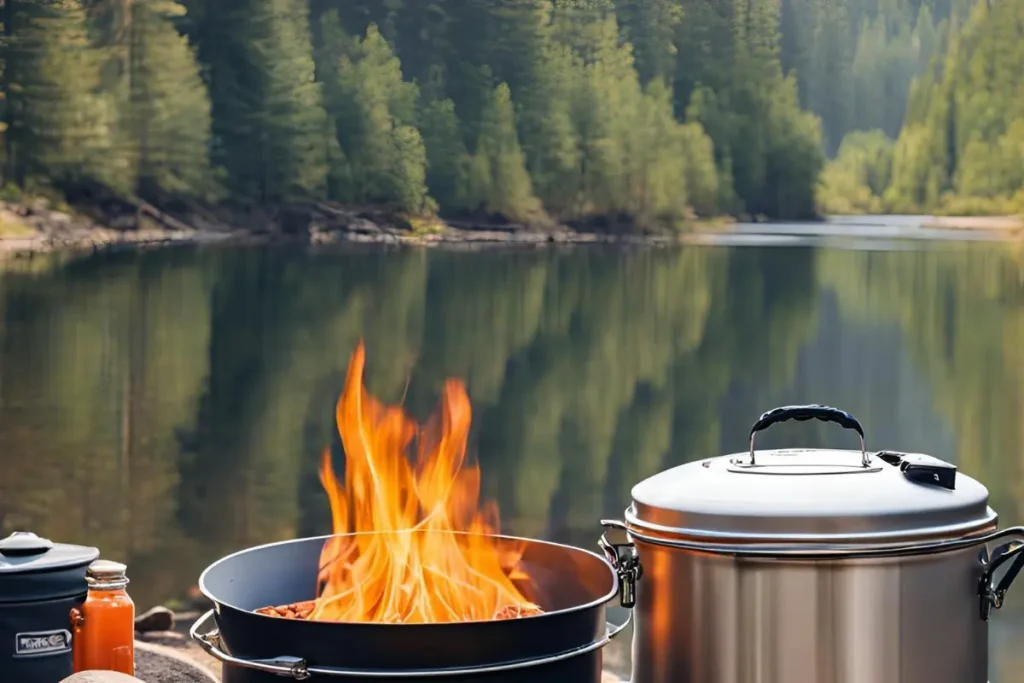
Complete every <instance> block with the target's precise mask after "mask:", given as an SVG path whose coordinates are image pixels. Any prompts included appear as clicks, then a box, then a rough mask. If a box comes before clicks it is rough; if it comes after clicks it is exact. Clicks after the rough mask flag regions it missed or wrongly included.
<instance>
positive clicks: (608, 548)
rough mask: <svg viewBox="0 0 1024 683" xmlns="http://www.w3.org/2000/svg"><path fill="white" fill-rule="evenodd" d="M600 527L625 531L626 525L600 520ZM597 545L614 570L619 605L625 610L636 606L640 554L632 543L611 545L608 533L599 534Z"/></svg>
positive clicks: (640, 570)
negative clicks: (617, 584) (617, 581)
mask: <svg viewBox="0 0 1024 683" xmlns="http://www.w3.org/2000/svg"><path fill="white" fill-rule="evenodd" d="M601 526H603V527H604V528H606V529H618V530H620V531H626V525H625V524H623V523H622V522H620V521H618V520H614V519H602V520H601ZM597 544H598V545H599V546H601V550H602V551H603V552H604V556H605V557H606V558H607V559H608V564H610V565H611V566H612V569H614V570H615V573H616V575H617V576H618V578H619V603H620V604H621V605H622V606H623V607H625V608H626V609H632V607H633V606H634V605H635V604H636V582H637V581H639V580H640V578H641V577H642V576H643V567H642V566H641V564H640V554H639V553H638V552H637V549H636V546H635V545H633V543H631V542H629V541H626V542H625V543H612V542H611V541H609V540H608V532H607V531H606V532H604V533H603V534H601V538H600V540H598V542H597Z"/></svg>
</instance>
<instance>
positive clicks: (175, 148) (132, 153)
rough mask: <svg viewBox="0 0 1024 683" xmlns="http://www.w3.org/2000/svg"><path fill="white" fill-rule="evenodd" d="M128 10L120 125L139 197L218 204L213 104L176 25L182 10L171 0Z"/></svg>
mask: <svg viewBox="0 0 1024 683" xmlns="http://www.w3.org/2000/svg"><path fill="white" fill-rule="evenodd" d="M130 7H131V9H130V11H131V16H130V28H129V35H128V41H127V42H128V51H129V59H128V69H127V70H126V72H125V78H126V79H127V86H126V90H127V96H126V97H125V98H124V101H123V104H122V112H121V115H120V119H121V123H122V126H121V134H122V135H123V136H125V137H127V140H126V141H125V143H126V145H127V149H126V152H127V156H128V161H129V165H130V167H131V168H132V170H133V175H134V177H135V178H136V184H137V186H138V188H139V190H140V193H141V194H143V195H157V196H159V195H163V194H169V195H172V196H185V197H202V198H205V199H213V198H216V196H217V195H216V189H217V188H216V184H215V182H214V181H215V178H214V174H213V172H212V170H211V168H210V163H209V151H210V142H211V138H210V128H211V125H212V120H211V115H210V100H209V97H208V96H207V92H206V86H205V84H204V83H203V81H202V79H201V77H200V73H199V65H198V63H197V62H196V59H195V55H194V53H193V50H192V48H191V47H190V46H189V45H188V41H187V39H186V38H185V37H184V36H181V35H179V33H178V31H177V29H176V28H175V26H174V24H173V23H172V20H171V18H172V17H176V16H181V15H182V14H183V13H184V9H183V8H182V6H181V5H179V4H177V3H174V2H168V1H166V0H161V1H157V0H150V1H149V2H146V1H138V0H136V2H133V3H132V4H131V6H130Z"/></svg>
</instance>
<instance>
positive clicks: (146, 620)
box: [135, 607, 174, 633]
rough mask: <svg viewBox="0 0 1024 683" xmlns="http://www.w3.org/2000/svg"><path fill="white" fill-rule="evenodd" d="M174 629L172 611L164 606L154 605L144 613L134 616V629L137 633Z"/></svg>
mask: <svg viewBox="0 0 1024 683" xmlns="http://www.w3.org/2000/svg"><path fill="white" fill-rule="evenodd" d="M173 629H174V612H172V611H171V610H169V609H167V608H166V607H154V608H153V609H151V610H149V611H148V612H146V613H145V614H141V615H139V616H137V617H136V618H135V630H136V631H138V632H139V633H147V632H149V631H171V630H173Z"/></svg>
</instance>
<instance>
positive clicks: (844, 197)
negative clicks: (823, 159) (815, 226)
mask: <svg viewBox="0 0 1024 683" xmlns="http://www.w3.org/2000/svg"><path fill="white" fill-rule="evenodd" d="M892 163H893V141H892V140H890V139H889V138H888V137H886V135H885V133H883V132H882V131H880V130H872V131H865V132H853V133H850V134H849V135H847V136H846V137H845V138H844V139H843V144H842V145H840V147H839V153H838V154H837V155H836V158H835V159H833V160H832V161H830V162H829V164H828V165H827V166H826V167H825V172H824V173H823V174H822V187H821V193H820V195H819V204H820V205H821V207H822V210H823V211H825V212H827V213H834V214H856V213H881V212H882V195H883V194H884V192H885V190H886V188H888V187H889V179H890V176H891V174H892Z"/></svg>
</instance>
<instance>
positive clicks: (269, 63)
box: [2, 0, 1024, 230]
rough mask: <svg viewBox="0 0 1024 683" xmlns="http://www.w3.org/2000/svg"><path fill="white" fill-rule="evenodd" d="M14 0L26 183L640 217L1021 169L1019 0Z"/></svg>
mask: <svg viewBox="0 0 1024 683" xmlns="http://www.w3.org/2000/svg"><path fill="white" fill-rule="evenodd" d="M11 2H12V3H13V4H12V8H13V9H12V12H11V14H13V16H14V20H15V24H14V28H15V30H14V31H13V36H12V37H11V38H10V39H8V40H7V41H5V44H4V48H3V59H4V75H3V82H2V89H3V92H4V93H5V95H6V102H4V106H3V108H4V112H3V114H4V118H5V124H6V130H4V131H3V133H4V146H5V152H6V156H5V168H6V172H7V179H10V180H14V181H15V182H16V183H18V184H21V185H25V184H26V183H30V182H37V183H38V182H42V183H44V184H52V185H54V186H57V187H63V188H66V187H69V186H71V185H75V184H80V183H88V182H95V181H99V182H100V183H102V184H105V185H108V186H110V187H112V188H114V189H115V190H117V191H121V192H131V193H135V194H138V195H141V196H143V197H146V198H149V199H151V200H152V201H161V200H163V199H165V198H169V199H185V200H189V199H203V200H227V201H232V202H237V203H242V204H247V205H265V204H271V205H275V204H281V203H285V204H286V203H290V202H293V201H296V200H299V201H302V200H306V199H330V200H335V201H340V202H343V203H350V204H359V205H377V206H381V207H385V208H388V209H390V210H394V211H401V212H405V213H410V214H422V215H430V214H432V213H433V212H434V211H435V210H436V211H439V212H440V213H441V214H442V215H445V214H448V215H459V216H463V217H470V218H473V217H479V218H483V217H485V216H500V217H503V218H505V219H508V220H510V221H512V222H515V223H525V224H531V225H547V224H549V223H550V222H552V221H557V222H565V223H567V224H571V225H577V226H592V227H595V228H597V227H600V226H603V227H605V228H609V227H615V228H621V227H624V226H631V227H632V228H635V229H638V230H650V229H661V228H665V227H671V226H673V225H678V224H679V223H680V222H682V221H685V220H686V219H688V218H690V217H692V216H694V215H697V216H701V217H707V216H713V215H715V214H718V213H723V212H726V213H732V214H736V215H746V216H756V217H768V218H776V219H803V218H811V217H814V216H815V215H816V207H817V206H818V205H820V206H822V207H824V208H826V209H827V210H830V211H886V210H888V211H921V210H929V211H952V210H955V208H956V207H966V206H970V207H977V206H986V207H988V208H987V210H988V211H994V210H995V207H999V208H1001V209H1002V208H1006V207H1009V206H1014V205H1015V202H1016V197H1017V195H1018V192H1019V191H1020V188H1021V187H1022V186H1024V177H1022V176H1024V170H1022V169H1024V163H1022V161H1021V159H1022V155H1021V145H1022V144H1024V143H1022V140H1024V115H1021V114H1020V113H1019V112H1021V111H1022V110H1024V102H1022V100H1021V97H1022V96H1021V94H1020V93H1021V89H1020V72H1019V68H1018V66H1019V64H1020V63H1021V62H1022V60H1024V53H1021V51H1020V50H1021V48H1020V45H1021V44H1024V40H1021V35H1020V28H1019V25H1020V21H1019V17H1018V15H1017V13H1019V12H1020V11H1021V10H1020V9H1019V7H1018V6H1019V3H1017V2H1015V1H1014V0H992V1H991V2H988V1H986V2H981V0H979V3H978V5H977V7H975V9H974V10H973V12H970V11H966V10H969V7H967V5H968V4H969V3H968V0H929V1H927V2H919V1H918V0H783V1H782V2H781V3H778V2H775V0H722V1H721V2H717V3H708V2H705V1H704V0H647V1H645V2H624V1H621V0H557V1H551V2H547V1H545V0H515V1H514V2H497V1H495V0H465V1H464V2H458V3H456V2H450V1H447V0H445V1H439V2H424V3H413V2H409V1H408V0H352V1H351V2H347V3H344V4H343V5H340V6H339V5H337V3H332V2H330V1H328V0H225V1H222V2H218V1H215V0H135V1H134V2H126V1H125V0H91V2H90V3H89V10H90V11H89V12H88V13H86V12H84V11H83V8H82V5H81V4H80V3H79V2H75V1H74V0H60V1H53V2H50V1H44V0H11ZM311 25H312V26H313V27H314V30H312V31H311V30H310V26H311ZM911 84H912V85H911ZM60 103H73V104H69V105H68V106H61V104H60ZM861 130H877V131H880V133H879V135H882V136H883V137H877V135H875V134H872V135H875V137H870V136H868V137H865V136H863V135H861V134H859V133H857V131H861ZM851 133H855V134H854V135H853V136H852V137H850V138H849V139H848V140H847V142H846V143H843V140H844V138H845V137H846V136H847V135H848V134H851ZM884 136H888V137H889V138H892V139H894V140H895V141H896V142H895V144H894V145H893V146H892V148H891V150H889V149H888V148H887V147H886V146H885V145H884V144H882V142H881V141H882V140H883V139H884ZM883 148H885V150H886V151H884V153H883V151H882V150H883ZM823 151H827V152H828V153H830V154H831V153H838V155H839V156H838V157H837V159H836V160H835V161H834V162H833V163H832V164H831V165H829V167H828V170H827V172H825V174H824V176H822V169H823V166H824V155H823ZM880 154H881V155H883V156H885V157H886V158H890V157H891V170H890V171H889V172H888V174H887V175H888V177H889V180H888V181H886V183H885V186H884V187H883V186H880V185H879V182H881V181H879V180H878V178H877V177H876V176H877V175H878V173H879V171H878V170H877V168H876V166H877V165H878V164H882V162H881V161H880V157H879V156H878V155H880ZM882 165H884V164H882ZM32 176H35V177H36V178H37V180H35V181H33V180H32V178H31V177H32Z"/></svg>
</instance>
